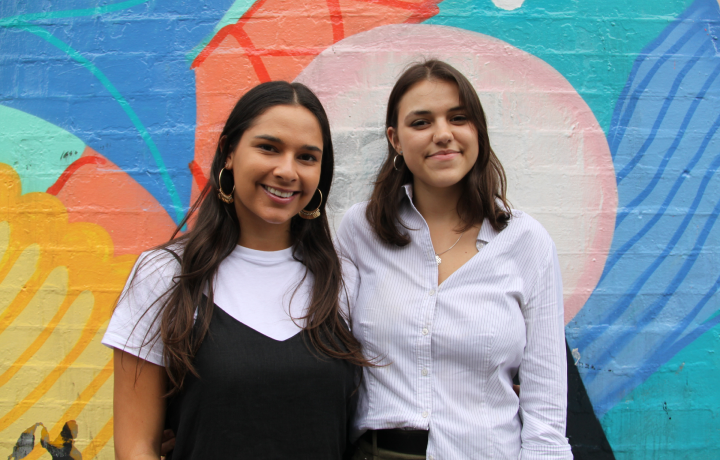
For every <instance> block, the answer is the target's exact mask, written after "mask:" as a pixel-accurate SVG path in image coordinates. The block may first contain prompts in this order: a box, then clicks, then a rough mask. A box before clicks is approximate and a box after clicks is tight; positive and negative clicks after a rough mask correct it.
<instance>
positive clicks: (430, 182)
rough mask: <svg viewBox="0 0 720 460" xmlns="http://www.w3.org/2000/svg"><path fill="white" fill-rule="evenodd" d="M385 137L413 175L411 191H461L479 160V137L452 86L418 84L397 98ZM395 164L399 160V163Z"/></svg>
mask: <svg viewBox="0 0 720 460" xmlns="http://www.w3.org/2000/svg"><path fill="white" fill-rule="evenodd" d="M397 113H398V119H397V128H394V127H392V126H391V127H389V128H388V129H387V135H388V138H389V139H390V142H392V144H393V147H394V148H395V150H396V151H397V152H402V156H403V159H404V160H405V164H406V165H407V167H408V169H409V170H410V172H411V173H412V174H413V177H414V182H413V186H414V188H416V189H417V188H418V187H425V188H428V189H438V188H447V187H461V184H460V181H461V180H462V178H463V177H465V175H466V174H467V173H468V172H469V171H470V170H471V169H472V167H473V165H474V164H475V161H476V160H477V157H478V149H479V147H478V135H477V130H476V129H475V126H474V125H473V124H472V123H471V122H470V121H469V120H468V117H467V111H466V109H465V107H462V104H461V102H460V93H459V92H458V87H457V85H456V84H455V83H450V82H447V81H444V80H423V81H421V82H419V83H417V84H415V85H413V86H412V87H411V88H410V89H409V90H408V91H407V92H406V93H405V95H403V97H402V99H400V103H399V105H398V110H397ZM398 161H399V160H398Z"/></svg>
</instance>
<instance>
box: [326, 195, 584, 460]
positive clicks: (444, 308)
mask: <svg viewBox="0 0 720 460" xmlns="http://www.w3.org/2000/svg"><path fill="white" fill-rule="evenodd" d="M403 194H404V195H406V196H403V197H402V198H401V199H402V205H401V211H400V218H401V220H402V221H403V222H404V223H405V225H406V226H407V227H409V228H410V230H407V231H408V232H409V234H410V237H411V240H412V242H411V243H410V244H409V245H407V246H405V247H402V248H400V247H395V246H390V245H387V244H385V243H383V242H381V241H380V240H379V239H378V237H377V236H376V234H375V233H374V232H373V230H372V228H371V227H370V225H369V224H368V222H367V220H366V218H365V209H366V206H367V204H366V203H361V204H357V205H355V206H353V207H352V208H351V209H350V210H348V212H347V213H346V214H345V217H344V218H343V221H342V223H341V225H340V228H339V230H338V234H337V244H338V249H339V251H340V253H341V255H342V256H343V257H345V258H347V259H349V260H350V261H351V262H352V263H351V264H346V265H347V267H349V269H348V268H346V269H345V270H346V272H347V271H350V272H351V273H347V274H346V277H347V279H348V284H349V287H350V288H351V290H352V291H353V292H354V293H355V301H354V302H352V305H351V318H352V327H353V332H354V334H355V336H356V337H357V338H358V339H359V340H360V342H361V343H362V345H363V347H364V351H365V354H366V356H368V357H378V358H379V360H380V363H381V364H383V365H384V366H379V367H373V368H367V369H365V375H364V378H363V381H362V385H361V388H360V398H359V405H358V411H357V415H356V419H355V421H354V435H355V436H359V435H360V434H361V433H362V432H364V431H365V430H368V429H386V428H409V429H422V430H429V442H428V448H427V458H428V459H431V460H450V459H458V460H468V459H491V458H493V459H503V460H504V459H517V458H520V459H524V460H530V459H571V458H572V453H571V450H570V446H569V444H568V442H567V439H566V438H565V420H566V404H567V399H566V398H567V374H566V358H565V340H564V338H565V336H564V323H563V304H562V281H561V276H560V270H559V264H558V260H557V255H556V250H555V245H554V243H553V242H552V240H551V238H550V236H549V235H548V233H547V232H546V231H545V229H544V228H543V227H542V226H541V225H540V224H539V223H538V222H537V221H536V220H534V219H533V218H531V217H530V216H528V215H527V214H524V213H522V212H519V211H513V217H512V218H511V220H510V222H509V223H508V226H507V227H506V228H505V229H504V230H502V231H501V232H496V231H495V230H494V229H493V228H492V227H491V226H490V224H489V223H488V222H487V221H485V222H484V223H483V224H482V226H481V228H480V231H479V233H478V236H477V247H478V250H479V251H478V253H477V254H476V255H475V256H474V257H473V258H472V259H470V260H469V261H468V262H467V263H465V264H464V265H463V266H462V267H460V268H459V269H458V270H457V271H456V272H455V273H453V274H452V275H451V276H450V277H448V278H447V279H446V280H445V281H444V282H443V283H442V284H440V285H438V266H437V263H436V261H435V251H434V249H433V245H432V241H431V239H430V230H429V228H428V226H427V224H426V222H425V220H424V219H423V217H422V216H421V215H420V213H419V212H418V211H417V209H415V207H414V206H413V204H412V201H411V199H410V196H411V194H412V188H411V187H410V186H409V185H407V186H405V191H404V192H403ZM516 374H518V376H519V379H520V383H521V388H522V389H521V392H520V397H519V398H518V396H516V394H515V392H514V391H513V388H512V380H513V377H514V376H515V375H516Z"/></svg>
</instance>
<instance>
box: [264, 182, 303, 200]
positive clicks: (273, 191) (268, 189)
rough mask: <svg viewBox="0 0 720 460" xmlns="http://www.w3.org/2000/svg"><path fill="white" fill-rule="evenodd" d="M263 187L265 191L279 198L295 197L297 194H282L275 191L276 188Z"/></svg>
mask: <svg viewBox="0 0 720 460" xmlns="http://www.w3.org/2000/svg"><path fill="white" fill-rule="evenodd" d="M263 187H264V188H265V190H267V191H268V192H270V193H272V194H273V195H275V196H279V197H280V198H290V197H291V196H293V195H294V194H295V193H297V192H281V191H280V190H278V189H274V188H272V187H270V186H267V185H263Z"/></svg>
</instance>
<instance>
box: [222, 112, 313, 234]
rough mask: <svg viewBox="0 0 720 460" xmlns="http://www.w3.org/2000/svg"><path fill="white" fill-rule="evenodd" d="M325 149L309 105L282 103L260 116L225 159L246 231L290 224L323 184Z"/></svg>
mask: <svg viewBox="0 0 720 460" xmlns="http://www.w3.org/2000/svg"><path fill="white" fill-rule="evenodd" d="M322 152H323V137H322V132H321V130H320V124H319V123H318V121H317V119H316V118H315V116H314V115H313V114H312V113H311V112H310V111H309V110H308V109H306V108H305V107H302V106H293V105H277V106H274V107H271V108H269V109H268V110H266V111H265V112H264V113H263V114H262V115H260V116H259V117H257V118H256V119H255V121H254V123H253V125H252V126H251V127H250V128H248V129H247V130H246V131H245V132H244V133H243V135H242V137H241V138H240V141H239V142H238V145H237V147H236V148H235V150H233V151H232V152H231V153H230V154H229V155H228V157H227V160H226V161H225V169H229V170H232V174H233V178H234V179H235V193H234V198H235V210H236V211H237V215H238V218H239V219H240V223H241V233H242V232H243V231H245V230H246V228H249V227H253V228H255V229H258V230H260V231H262V229H263V228H265V229H268V230H270V229H271V228H270V227H268V226H278V225H279V226H283V228H289V226H290V219H291V218H292V217H293V216H295V215H296V214H297V213H298V212H300V210H301V209H303V208H304V207H305V206H307V205H308V203H309V202H310V200H311V199H312V197H313V195H314V194H315V191H316V190H317V188H318V183H319V181H320V165H321V161H322ZM272 230H276V229H272Z"/></svg>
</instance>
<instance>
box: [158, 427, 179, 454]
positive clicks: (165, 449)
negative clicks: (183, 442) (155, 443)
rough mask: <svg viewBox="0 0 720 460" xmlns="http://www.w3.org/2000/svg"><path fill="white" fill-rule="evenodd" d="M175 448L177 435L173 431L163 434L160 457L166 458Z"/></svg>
mask: <svg viewBox="0 0 720 460" xmlns="http://www.w3.org/2000/svg"><path fill="white" fill-rule="evenodd" d="M174 448H175V433H174V432H173V430H165V431H163V434H162V446H161V447H160V455H162V456H163V457H165V456H166V455H167V454H169V453H170V451H171V450H173V449H174Z"/></svg>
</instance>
